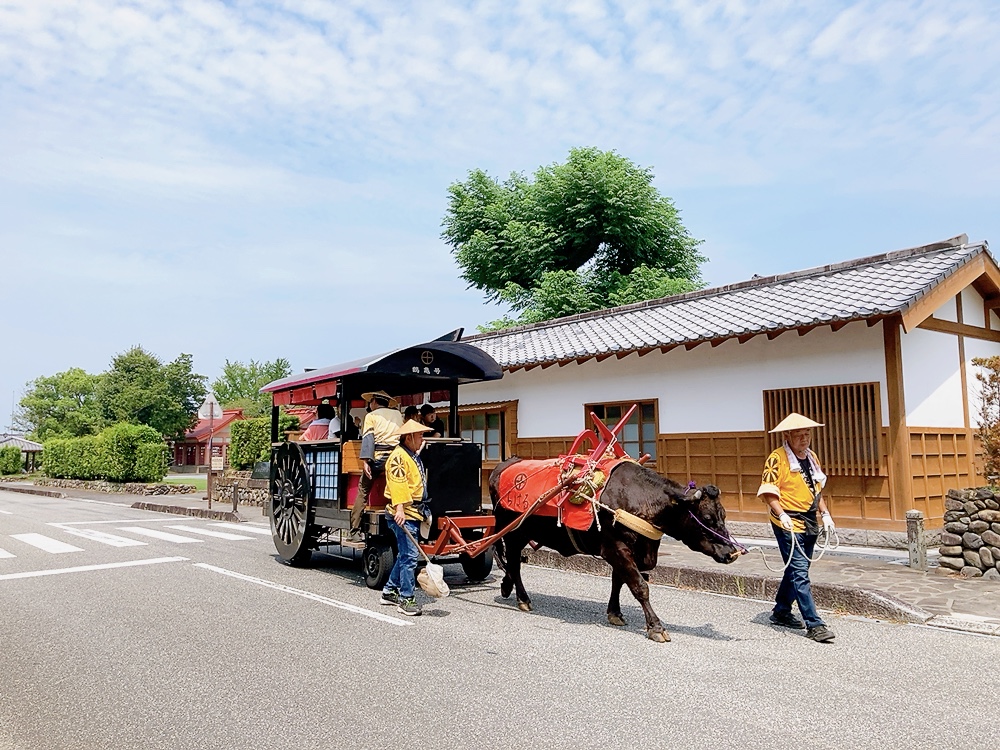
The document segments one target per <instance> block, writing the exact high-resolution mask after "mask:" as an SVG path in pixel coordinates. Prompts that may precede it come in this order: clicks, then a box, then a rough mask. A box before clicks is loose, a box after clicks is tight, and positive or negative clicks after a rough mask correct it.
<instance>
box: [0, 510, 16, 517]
mask: <svg viewBox="0 0 1000 750" xmlns="http://www.w3.org/2000/svg"><path fill="white" fill-rule="evenodd" d="M0 513H3V514H4V515H5V516H12V515H14V513H13V511H9V510H0Z"/></svg>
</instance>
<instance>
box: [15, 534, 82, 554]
mask: <svg viewBox="0 0 1000 750" xmlns="http://www.w3.org/2000/svg"><path fill="white" fill-rule="evenodd" d="M10 536H11V538H12V539H17V540H18V541H21V542H24V543H25V544H30V545H31V546H32V547H37V548H38V549H40V550H43V551H45V552H50V553H52V554H53V555H60V554H62V553H64V552H83V550H82V549H80V548H79V547H74V546H73V545H72V544H66V543H65V542H60V541H59V540H58V539H52V538H51V537H47V536H44V535H43V534H11V535H10Z"/></svg>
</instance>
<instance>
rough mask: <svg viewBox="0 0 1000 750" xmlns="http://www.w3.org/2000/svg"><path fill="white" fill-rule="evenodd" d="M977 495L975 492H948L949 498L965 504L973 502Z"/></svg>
mask: <svg viewBox="0 0 1000 750" xmlns="http://www.w3.org/2000/svg"><path fill="white" fill-rule="evenodd" d="M975 495H976V493H975V491H974V490H948V497H950V498H952V499H953V500H960V501H962V502H965V501H966V500H971V499H972V498H973V497H975Z"/></svg>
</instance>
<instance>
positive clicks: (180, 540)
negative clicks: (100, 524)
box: [118, 526, 205, 544]
mask: <svg viewBox="0 0 1000 750" xmlns="http://www.w3.org/2000/svg"><path fill="white" fill-rule="evenodd" d="M118 531H128V532H130V533H132V534H138V535H139V536H149V537H152V538H153V539H161V540H163V541H164V542H174V543H176V544H193V543H195V542H203V541H205V540H204V539H192V538H191V537H189V536H181V535H180V534H171V533H170V532H169V531H160V530H159V529H144V528H142V526H122V527H120V528H119V529H118Z"/></svg>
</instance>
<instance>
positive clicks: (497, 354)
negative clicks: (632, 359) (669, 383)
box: [463, 235, 989, 369]
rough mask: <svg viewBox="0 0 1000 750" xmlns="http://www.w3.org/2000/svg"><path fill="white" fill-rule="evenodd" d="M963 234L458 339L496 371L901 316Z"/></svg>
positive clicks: (961, 253)
mask: <svg viewBox="0 0 1000 750" xmlns="http://www.w3.org/2000/svg"><path fill="white" fill-rule="evenodd" d="M988 252H989V251H988V247H987V244H986V243H985V242H980V243H973V244H969V243H968V238H967V237H966V236H965V235H962V236H960V237H957V238H955V239H953V240H948V241H946V242H941V243H936V244H934V245H926V246H924V247H919V248H912V249H909V250H898V251H896V252H892V253H886V254H884V255H877V256H871V257H867V258H859V259H857V260H853V261H847V262H845V263H838V264H835V265H829V266H822V267H818V268H810V269H808V270H805V271H797V272H795V273H789V274H784V275H781V276H768V277H763V278H754V279H751V280H749V281H744V282H740V283H738V284H729V285H727V286H722V287H715V288H713V289H702V290H700V291H697V292H690V293H688V294H681V295H677V296H674V297H666V298H663V299H659V300H650V301H647V302H640V303H636V304H633V305H625V306H623V307H615V308H611V309H608V310H599V311H595V312H590V313H583V314H581V315H573V316H569V317H566V318H559V319H557V320H552V321H546V322H544V323H536V324H534V325H529V326H520V327H518V328H509V329H507V330H505V331H501V332H498V333H487V334H480V335H477V336H470V337H468V338H465V339H463V340H464V341H465V342H467V343H470V344H475V345H476V346H478V347H480V348H481V349H483V350H484V351H486V352H487V353H489V354H490V355H492V356H493V358H494V359H495V360H496V361H497V362H499V363H500V365H501V367H503V368H505V369H511V368H518V367H524V366H527V365H533V364H542V363H546V362H562V361H569V360H574V359H586V358H590V357H595V356H601V355H604V354H613V353H623V352H630V351H637V350H648V349H655V348H659V347H669V346H676V345H678V344H689V343H694V342H703V341H722V340H725V339H729V338H735V337H741V336H749V335H755V334H760V333H771V332H780V331H786V330H791V329H802V328H810V327H814V326H817V325H828V324H833V323H838V322H849V321H853V320H871V319H873V318H874V319H877V318H883V317H886V316H890V315H897V314H900V313H903V312H905V311H906V310H907V309H909V308H910V307H911V306H912V305H913V304H915V303H916V302H917V301H918V300H919V299H920V298H921V297H923V296H924V295H925V294H927V293H928V292H929V291H930V290H931V289H933V288H934V287H935V286H937V285H938V284H940V283H941V282H942V281H943V280H944V279H946V278H947V277H948V276H950V275H951V274H953V273H955V272H956V271H957V270H958V269H960V268H961V267H962V266H963V265H965V264H966V263H968V262H969V261H970V260H972V259H973V258H975V257H977V256H978V255H980V254H982V253H988Z"/></svg>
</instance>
